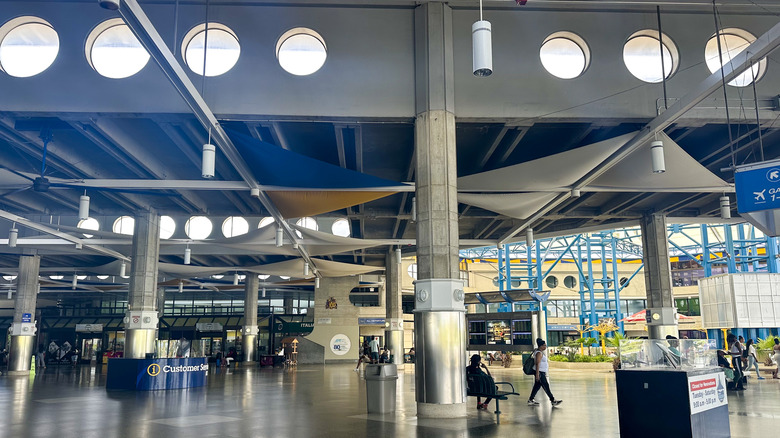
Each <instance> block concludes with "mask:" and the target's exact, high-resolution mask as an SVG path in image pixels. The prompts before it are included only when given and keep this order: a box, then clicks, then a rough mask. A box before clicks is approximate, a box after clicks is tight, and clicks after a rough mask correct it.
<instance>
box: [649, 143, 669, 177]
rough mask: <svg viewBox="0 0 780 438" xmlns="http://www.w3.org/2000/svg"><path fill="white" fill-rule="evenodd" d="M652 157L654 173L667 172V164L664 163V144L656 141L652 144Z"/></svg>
mask: <svg viewBox="0 0 780 438" xmlns="http://www.w3.org/2000/svg"><path fill="white" fill-rule="evenodd" d="M650 155H651V159H652V162H653V173H664V172H666V163H665V162H664V142H662V141H661V140H655V141H653V142H652V143H650Z"/></svg>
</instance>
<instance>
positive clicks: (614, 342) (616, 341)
mask: <svg viewBox="0 0 780 438" xmlns="http://www.w3.org/2000/svg"><path fill="white" fill-rule="evenodd" d="M621 339H628V338H626V337H625V336H624V335H623V334H621V333H620V332H615V335H614V336H613V337H611V338H607V339H606V343H607V347H614V348H618V347H620V340H621Z"/></svg>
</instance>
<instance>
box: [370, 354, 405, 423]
mask: <svg viewBox="0 0 780 438" xmlns="http://www.w3.org/2000/svg"><path fill="white" fill-rule="evenodd" d="M365 375H366V401H367V403H366V404H367V405H368V413H369V414H384V413H387V412H395V385H396V381H397V380H398V368H397V367H396V366H395V364H392V363H382V364H373V365H366V374H365Z"/></svg>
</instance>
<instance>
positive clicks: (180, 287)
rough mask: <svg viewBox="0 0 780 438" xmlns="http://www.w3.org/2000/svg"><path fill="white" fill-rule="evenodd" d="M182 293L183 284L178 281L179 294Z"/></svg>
mask: <svg viewBox="0 0 780 438" xmlns="http://www.w3.org/2000/svg"><path fill="white" fill-rule="evenodd" d="M182 292H184V282H183V281H181V280H179V293H182Z"/></svg>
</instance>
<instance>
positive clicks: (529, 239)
mask: <svg viewBox="0 0 780 438" xmlns="http://www.w3.org/2000/svg"><path fill="white" fill-rule="evenodd" d="M525 244H526V245H528V247H529V248H530V247H532V246H534V230H533V228H528V229H526V230H525Z"/></svg>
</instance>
